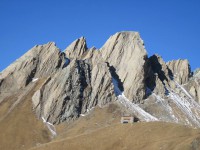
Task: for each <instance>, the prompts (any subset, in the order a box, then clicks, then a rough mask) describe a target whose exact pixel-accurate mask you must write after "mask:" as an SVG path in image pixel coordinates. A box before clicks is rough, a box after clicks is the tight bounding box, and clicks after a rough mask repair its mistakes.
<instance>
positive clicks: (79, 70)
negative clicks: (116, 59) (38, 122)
mask: <svg viewBox="0 0 200 150" xmlns="http://www.w3.org/2000/svg"><path fill="white" fill-rule="evenodd" d="M114 100H115V96H114V86H113V84H112V78H111V74H110V72H109V68H108V67H107V66H106V64H105V63H104V64H103V63H102V64H97V65H96V66H94V67H92V65H91V61H90V60H72V61H71V62H70V64H69V65H68V66H67V67H66V68H64V69H63V70H62V71H60V72H58V73H57V74H55V76H53V77H52V78H51V79H48V80H47V81H46V82H45V83H44V84H43V85H42V86H41V88H40V89H39V90H38V91H37V92H36V93H35V94H34V96H33V98H32V101H33V104H34V109H35V110H36V113H37V116H38V117H39V118H41V117H44V118H46V119H47V120H48V121H49V122H52V123H55V124H58V123H61V122H63V121H70V120H74V119H76V118H77V117H79V116H80V114H84V113H87V112H88V111H89V110H90V109H91V108H92V107H94V106H96V105H99V106H101V105H105V104H107V103H108V102H110V101H114Z"/></svg>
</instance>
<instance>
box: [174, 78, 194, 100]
mask: <svg viewBox="0 0 200 150" xmlns="http://www.w3.org/2000/svg"><path fill="white" fill-rule="evenodd" d="M174 82H175V83H176V86H178V87H179V88H180V89H181V90H182V91H183V92H184V93H185V94H186V95H187V96H188V97H189V98H191V99H192V96H191V95H190V94H189V93H188V92H187V91H186V89H184V87H183V86H181V85H180V84H178V82H176V81H174Z"/></svg>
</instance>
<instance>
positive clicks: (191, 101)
mask: <svg viewBox="0 0 200 150" xmlns="http://www.w3.org/2000/svg"><path fill="white" fill-rule="evenodd" d="M198 74H199V73H198V71H197V72H196V73H195V74H193V73H192V72H191V69H190V65H189V62H188V60H181V59H179V60H173V61H170V62H164V60H163V59H162V57H161V56H159V55H158V54H155V55H153V56H151V57H148V55H147V52H146V50H145V47H144V42H143V40H142V39H141V38H140V35H139V33H138V32H118V33H116V34H114V35H112V36H111V37H110V38H109V39H108V40H107V41H106V43H105V44H104V45H103V47H102V48H100V49H99V50H98V49H96V48H94V47H93V48H88V46H87V43H86V39H85V38H84V37H81V38H79V39H77V40H75V41H74V42H72V43H71V44H70V45H69V46H68V47H67V48H66V50H65V51H64V52H61V51H60V50H59V48H57V47H56V45H55V43H53V42H50V43H47V44H44V45H36V46H34V47H33V48H32V49H30V50H29V51H28V52H27V53H26V54H24V55H23V56H22V57H21V58H19V59H18V60H16V61H15V62H14V63H12V64H11V65H10V66H8V67H7V68H6V69H5V70H4V71H3V72H1V74H0V129H1V128H3V125H1V123H2V122H4V123H5V121H6V120H9V118H10V122H11V123H12V121H13V118H12V114H13V112H14V113H15V115H16V116H17V115H18V113H23V112H21V109H22V108H23V107H27V106H29V105H30V108H29V110H28V109H27V110H26V113H27V112H29V114H30V113H31V112H32V114H34V115H35V117H36V118H37V119H38V120H40V122H41V123H42V120H43V121H44V123H46V125H47V127H48V128H46V129H48V130H50V131H52V130H54V129H52V128H51V127H50V126H54V125H59V124H62V123H71V122H73V121H75V120H77V119H78V118H80V117H81V116H87V115H88V114H90V113H92V110H93V109H95V108H96V107H99V108H102V109H103V108H104V107H106V106H108V105H110V104H116V105H118V107H119V108H121V109H120V112H121V113H129V114H132V115H134V116H135V117H137V118H138V119H139V120H140V121H142V122H154V121H156V122H157V121H162V122H170V123H177V124H183V125H187V126H191V127H200V105H199V102H200V78H199V76H198ZM26 103H27V104H26ZM23 104H24V105H23ZM25 104H26V106H25ZM18 109H19V110H18ZM17 110H18V111H17ZM15 111H16V112H15ZM20 115H22V114H20ZM24 117H25V114H24ZM27 117H28V116H27ZM36 118H35V119H36ZM18 121H19V120H15V122H16V123H17V122H18ZM21 121H23V120H21ZM4 126H5V125H4ZM9 126H10V127H11V125H9ZM48 130H47V131H48ZM0 131H1V130H0ZM2 132H3V131H2ZM7 132H8V134H10V135H12V132H10V131H7ZM51 133H52V132H51ZM46 140H47V141H48V140H49V139H46ZM43 142H45V141H43Z"/></svg>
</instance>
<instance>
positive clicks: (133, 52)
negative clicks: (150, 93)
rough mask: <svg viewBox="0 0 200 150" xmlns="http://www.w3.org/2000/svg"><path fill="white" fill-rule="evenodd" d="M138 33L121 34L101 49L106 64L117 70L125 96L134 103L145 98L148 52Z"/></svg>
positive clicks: (114, 36)
mask: <svg viewBox="0 0 200 150" xmlns="http://www.w3.org/2000/svg"><path fill="white" fill-rule="evenodd" d="M143 45H144V43H143V41H142V40H141V38H140V36H139V33H137V32H120V33H116V34H115V35H113V36H111V37H110V38H109V39H108V40H107V42H106V43H105V44H104V46H103V47H102V48H101V49H100V52H101V55H102V57H103V59H104V61H105V62H108V63H109V64H110V66H113V67H114V68H115V69H116V73H117V74H118V75H119V78H120V80H121V82H122V83H123V86H124V94H125V95H126V96H127V97H128V98H129V99H130V100H131V101H134V102H140V101H141V100H142V99H143V98H144V96H145V90H146V87H145V83H144V80H145V78H146V70H145V69H146V60H147V52H146V50H145V49H144V46H143Z"/></svg>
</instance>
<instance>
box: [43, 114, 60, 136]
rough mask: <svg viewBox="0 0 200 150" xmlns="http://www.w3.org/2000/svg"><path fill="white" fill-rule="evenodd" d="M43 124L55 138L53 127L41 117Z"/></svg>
mask: <svg viewBox="0 0 200 150" xmlns="http://www.w3.org/2000/svg"><path fill="white" fill-rule="evenodd" d="M42 120H43V123H44V124H45V125H46V126H47V128H48V129H49V131H50V132H51V134H52V136H53V137H55V136H57V133H56V128H55V127H54V125H53V124H51V123H50V122H47V121H46V120H45V119H44V117H42Z"/></svg>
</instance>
